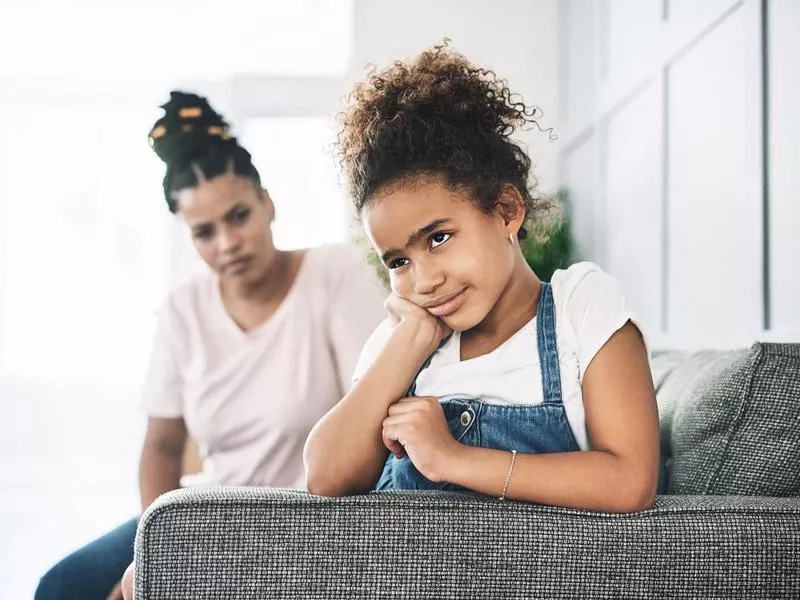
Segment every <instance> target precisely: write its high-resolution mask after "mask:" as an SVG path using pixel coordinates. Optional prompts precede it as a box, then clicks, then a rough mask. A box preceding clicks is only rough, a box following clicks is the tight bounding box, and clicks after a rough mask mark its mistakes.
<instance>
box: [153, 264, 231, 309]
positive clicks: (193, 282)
mask: <svg viewBox="0 0 800 600" xmlns="http://www.w3.org/2000/svg"><path fill="white" fill-rule="evenodd" d="M217 285H218V280H217V276H216V275H215V274H214V273H213V272H211V270H209V269H208V268H202V269H198V270H197V271H194V272H192V273H191V274H189V275H188V276H186V277H185V278H184V279H182V280H181V281H180V282H178V283H177V284H175V285H173V286H172V288H171V289H170V290H169V292H168V293H167V295H166V297H165V298H164V300H163V303H162V310H164V311H167V312H172V313H174V314H175V315H184V316H185V315H188V314H193V313H200V314H207V313H208V310H207V309H208V307H209V305H210V303H211V302H213V300H214V293H215V289H216V287H215V286H217Z"/></svg>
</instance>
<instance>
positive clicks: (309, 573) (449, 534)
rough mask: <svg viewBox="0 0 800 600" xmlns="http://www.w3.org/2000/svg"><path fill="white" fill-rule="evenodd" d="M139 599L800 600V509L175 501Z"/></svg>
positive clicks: (168, 499)
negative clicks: (611, 510)
mask: <svg viewBox="0 0 800 600" xmlns="http://www.w3.org/2000/svg"><path fill="white" fill-rule="evenodd" d="M136 561H137V570H136V598H137V600H144V599H147V600H161V599H167V598H169V599H174V598H192V599H197V600H202V599H210V598H225V599H237V598H298V599H300V598H303V599H308V598H409V599H410V598H414V599H416V598H424V597H426V598H486V599H490V598H491V599H496V598H525V599H532V598H612V597H636V598H667V597H669V598H696V597H715V598H742V599H748V600H749V599H751V598H759V597H769V598H790V597H791V598H797V597H798V594H800V498H754V497H741V496H736V497H713V496H660V497H659V498H658V501H657V504H656V506H655V508H653V509H651V510H648V511H644V512H640V513H633V514H621V515H620V514H607V513H596V512H587V511H579V510H570V509H561V508H553V507H548V506H539V505H531V504H523V503H516V502H501V501H499V500H495V499H491V498H486V497H482V496H473V495H467V494H455V493H438V494H437V493H419V492H388V493H381V494H369V495H366V496H354V497H347V498H339V499H332V498H321V497H316V496H309V495H307V494H305V493H303V492H296V491H290V490H278V489H266V488H208V489H190V490H178V491H176V492H171V493H169V494H166V495H164V496H162V497H161V498H160V499H159V500H158V501H157V502H155V503H154V504H153V505H152V506H151V507H150V508H149V509H148V511H147V512H146V513H145V515H144V516H143V517H142V520H141V522H140V524H139V531H138V533H137V536H136Z"/></svg>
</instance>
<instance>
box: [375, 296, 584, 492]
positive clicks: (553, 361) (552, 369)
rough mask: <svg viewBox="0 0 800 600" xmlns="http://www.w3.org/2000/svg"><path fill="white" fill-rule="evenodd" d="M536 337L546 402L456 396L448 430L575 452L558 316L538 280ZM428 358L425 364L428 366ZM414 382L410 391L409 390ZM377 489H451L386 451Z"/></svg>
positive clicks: (481, 440)
mask: <svg viewBox="0 0 800 600" xmlns="http://www.w3.org/2000/svg"><path fill="white" fill-rule="evenodd" d="M536 336H537V345H538V351H539V360H540V363H541V369H542V388H543V392H544V402H542V403H541V404H533V405H522V404H510V405H506V404H503V405H499V404H489V403H486V402H483V401H482V400H480V399H479V398H470V397H458V398H452V397H451V398H446V399H443V400H442V409H443V410H444V414H445V418H446V420H447V425H448V427H449V429H450V432H451V433H452V434H453V437H455V438H456V439H457V440H458V441H460V442H461V443H463V444H467V445H470V446H475V447H479V448H491V449H495V450H509V451H511V450H516V451H517V452H520V453H523V454H542V453H546V452H571V451H577V450H579V449H580V448H579V447H578V444H577V442H576V441H575V437H574V436H573V434H572V429H570V426H569V422H568V421H567V415H566V412H565V410H564V404H563V402H562V395H561V375H560V369H559V364H558V344H557V342H556V315H555V302H554V301H553V290H552V288H551V287H550V284H548V283H542V291H541V296H540V298H539V307H538V309H537V312H536ZM428 363H429V361H427V362H426V364H425V365H423V369H424V368H426V367H427V365H428ZM413 389H414V388H413V386H412V389H411V390H410V391H411V392H413ZM375 489H376V490H455V489H460V488H458V486H454V485H452V484H449V483H433V482H432V481H429V480H428V479H426V478H425V477H423V476H422V474H421V473H420V472H419V471H417V469H416V468H415V467H414V465H413V464H412V462H411V460H409V459H408V457H403V458H401V459H397V458H395V456H394V455H391V454H390V455H389V458H388V459H387V460H386V464H385V465H384V468H383V473H382V474H381V477H380V478H379V480H378V483H377V484H376V486H375Z"/></svg>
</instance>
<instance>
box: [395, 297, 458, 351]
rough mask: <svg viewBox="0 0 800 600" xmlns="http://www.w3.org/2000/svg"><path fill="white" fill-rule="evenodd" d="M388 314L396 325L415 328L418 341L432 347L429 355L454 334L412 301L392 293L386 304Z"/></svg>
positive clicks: (439, 320)
mask: <svg viewBox="0 0 800 600" xmlns="http://www.w3.org/2000/svg"><path fill="white" fill-rule="evenodd" d="M384 306H385V307H386V312H387V313H389V316H390V317H391V318H392V320H393V321H394V322H395V325H398V326H399V325H403V326H408V327H413V328H414V330H415V332H416V333H417V335H416V336H415V337H418V339H419V340H420V341H421V342H422V343H425V344H426V345H427V346H429V347H430V351H429V352H428V354H430V353H431V352H433V351H434V350H436V348H437V347H438V346H439V343H440V342H441V341H442V340H443V339H444V338H446V337H447V336H448V335H450V334H451V333H452V330H451V329H450V328H449V327H448V326H447V325H445V324H444V321H442V320H441V319H440V318H438V317H435V316H433V315H432V314H431V313H429V312H428V311H427V310H425V309H424V308H422V307H421V306H418V305H417V304H414V303H413V302H411V301H410V300H406V299H405V298H401V297H400V296H398V295H397V294H394V293H392V294H391V295H390V296H389V297H388V298H387V299H386V302H385V303H384Z"/></svg>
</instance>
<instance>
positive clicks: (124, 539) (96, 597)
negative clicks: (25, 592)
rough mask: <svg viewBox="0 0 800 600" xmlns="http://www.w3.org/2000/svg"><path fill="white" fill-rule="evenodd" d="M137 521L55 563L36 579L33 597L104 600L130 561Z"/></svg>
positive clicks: (54, 599)
mask: <svg viewBox="0 0 800 600" xmlns="http://www.w3.org/2000/svg"><path fill="white" fill-rule="evenodd" d="M137 521H138V519H131V520H130V521H128V522H127V523H123V524H122V525H120V526H119V527H117V528H116V529H114V530H112V531H110V532H108V533H107V534H105V535H104V536H103V537H101V538H98V539H96V540H95V541H93V542H91V543H89V544H88V545H86V546H84V547H83V548H81V549H80V550H76V551H75V552H73V553H72V554H70V555H69V556H67V557H66V558H65V559H63V560H62V561H61V562H59V563H58V564H57V565H55V566H54V567H53V568H52V569H50V570H49V571H48V572H47V573H45V575H44V577H42V579H41V580H40V581H39V586H38V587H37V588H36V594H35V596H34V600H106V598H107V597H108V594H109V592H110V591H111V589H112V588H113V587H114V586H115V585H116V584H118V583H119V581H120V579H122V575H123V574H124V573H125V569H126V568H127V567H128V565H129V564H131V563H132V562H133V542H134V539H135V538H136V523H137Z"/></svg>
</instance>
